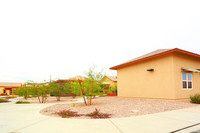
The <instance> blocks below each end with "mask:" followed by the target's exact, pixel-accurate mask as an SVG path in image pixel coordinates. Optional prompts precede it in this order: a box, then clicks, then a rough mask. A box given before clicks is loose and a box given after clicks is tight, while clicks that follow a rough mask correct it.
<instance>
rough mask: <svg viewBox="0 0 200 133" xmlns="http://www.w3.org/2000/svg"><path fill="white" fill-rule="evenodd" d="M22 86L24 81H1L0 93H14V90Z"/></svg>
mask: <svg viewBox="0 0 200 133" xmlns="http://www.w3.org/2000/svg"><path fill="white" fill-rule="evenodd" d="M19 87H22V83H11V82H0V95H5V94H6V95H14V90H15V89H18V88H19Z"/></svg>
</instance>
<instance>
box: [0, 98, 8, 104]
mask: <svg viewBox="0 0 200 133" xmlns="http://www.w3.org/2000/svg"><path fill="white" fill-rule="evenodd" d="M5 102H8V100H7V99H3V98H0V103H5Z"/></svg>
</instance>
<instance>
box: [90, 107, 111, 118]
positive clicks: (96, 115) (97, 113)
mask: <svg viewBox="0 0 200 133" xmlns="http://www.w3.org/2000/svg"><path fill="white" fill-rule="evenodd" d="M86 116H89V117H91V118H93V119H105V118H110V116H111V114H104V113H100V110H99V109H97V108H95V111H94V112H92V113H89V114H86Z"/></svg>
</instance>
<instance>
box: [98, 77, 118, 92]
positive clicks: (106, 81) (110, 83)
mask: <svg viewBox="0 0 200 133" xmlns="http://www.w3.org/2000/svg"><path fill="white" fill-rule="evenodd" d="M100 82H101V84H103V85H104V86H105V89H108V88H109V87H114V86H116V85H117V76H104V77H103V78H102V79H101V81H100Z"/></svg>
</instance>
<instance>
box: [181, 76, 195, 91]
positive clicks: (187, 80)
mask: <svg viewBox="0 0 200 133" xmlns="http://www.w3.org/2000/svg"><path fill="white" fill-rule="evenodd" d="M183 74H186V80H183ZM189 74H190V75H191V80H189V79H188V75H189ZM184 81H185V82H186V87H187V88H184V87H183V82H184ZM189 82H191V85H192V87H191V88H188V83H189ZM182 89H183V90H191V89H193V76H192V73H184V72H183V73H182Z"/></svg>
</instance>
